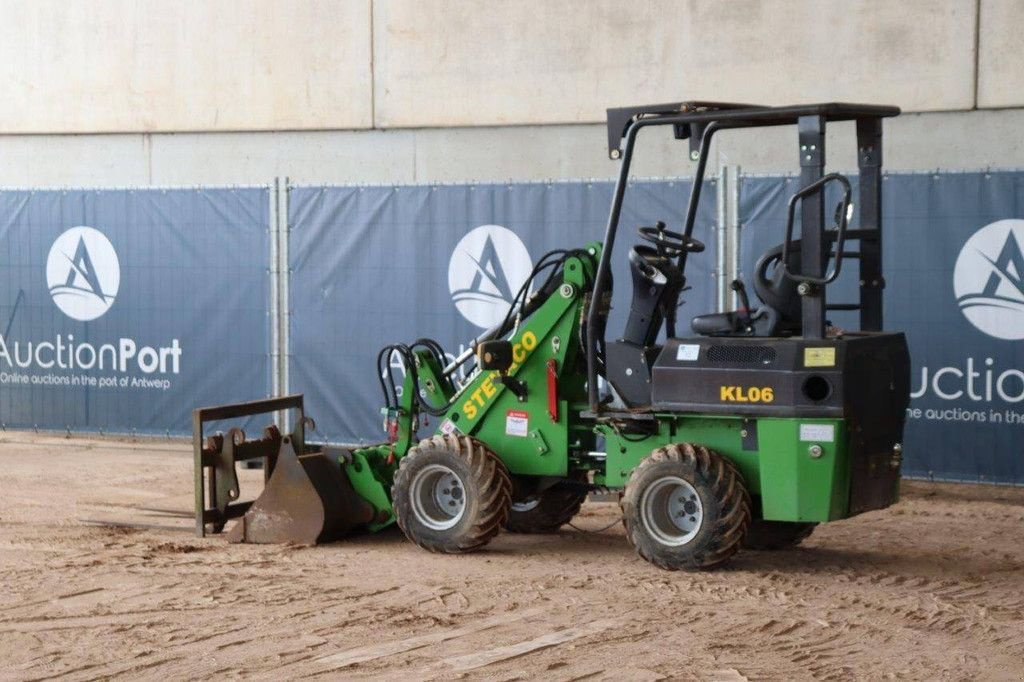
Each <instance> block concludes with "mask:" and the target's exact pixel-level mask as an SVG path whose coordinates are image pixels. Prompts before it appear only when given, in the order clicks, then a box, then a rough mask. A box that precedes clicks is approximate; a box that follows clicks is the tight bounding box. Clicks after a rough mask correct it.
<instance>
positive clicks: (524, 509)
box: [505, 485, 587, 534]
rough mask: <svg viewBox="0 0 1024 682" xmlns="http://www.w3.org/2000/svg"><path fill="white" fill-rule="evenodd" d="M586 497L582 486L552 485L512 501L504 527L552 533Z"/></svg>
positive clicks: (581, 504)
mask: <svg viewBox="0 0 1024 682" xmlns="http://www.w3.org/2000/svg"><path fill="white" fill-rule="evenodd" d="M586 500H587V491H586V490H574V489H572V488H569V487H561V486H558V485H555V486H554V487H551V488H548V489H547V490H544V491H542V492H541V493H539V494H536V495H531V496H529V497H526V498H524V499H522V500H516V501H515V502H513V503H512V510H511V513H510V514H509V516H508V520H507V521H506V522H505V530H507V531H509V532H510V533H538V534H539V533H555V532H557V531H558V529H559V528H561V527H562V526H564V525H565V524H567V523H569V522H570V521H572V519H573V517H574V516H576V515H577V514H578V513H579V512H580V507H582V506H583V503H584V502H586Z"/></svg>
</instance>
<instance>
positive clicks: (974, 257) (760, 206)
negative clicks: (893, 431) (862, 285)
mask: <svg viewBox="0 0 1024 682" xmlns="http://www.w3.org/2000/svg"><path fill="white" fill-rule="evenodd" d="M797 182H798V181H797V180H796V179H795V178H786V177H759V178H744V179H743V183H742V189H741V200H740V215H741V216H742V217H743V222H742V225H743V227H742V229H741V233H740V234H741V238H740V248H741V263H742V266H741V272H742V275H743V277H744V278H745V279H746V280H747V281H750V278H751V277H752V276H753V270H754V264H755V262H756V260H757V258H758V256H760V254H761V253H763V252H764V251H765V250H766V249H768V248H770V247H772V246H773V245H775V244H778V243H780V242H781V241H782V239H783V233H784V229H785V220H786V202H787V200H788V199H789V196H790V195H791V194H792V193H793V192H794V191H796V189H797V188H798V186H797ZM856 196H857V195H856V191H855V192H854V200H855V201H856ZM834 203H835V202H834V201H832V202H830V203H828V204H827V205H828V206H831V205H834ZM882 213H883V226H884V230H885V236H884V240H883V243H884V246H883V261H884V268H883V270H884V273H885V280H886V288H885V327H886V329H890V330H898V331H905V332H906V333H907V339H908V343H909V345H910V354H911V359H912V370H911V391H912V394H911V398H912V399H911V405H910V408H909V410H908V412H907V429H906V437H905V439H906V443H905V449H904V455H905V460H904V461H905V464H904V473H905V474H907V475H908V476H917V477H926V478H935V479H946V480H959V481H986V482H999V483H1017V484H1020V483H1024V371H1022V367H1024V343H1022V342H1024V252H1022V248H1024V173H1020V172H991V173H983V172H979V173H941V174H889V175H886V176H885V178H884V181H883V207H882ZM855 215H856V212H855ZM851 227H852V228H854V229H855V228H856V227H857V222H856V219H854V222H853V224H852V225H851ZM850 246H851V249H850V250H855V249H856V244H855V243H851V245H850ZM843 268H844V272H843V274H842V276H841V278H840V280H839V281H838V282H837V283H836V285H835V286H833V287H831V288H830V289H829V297H830V302H835V303H844V302H856V300H857V292H858V286H859V281H858V279H857V276H856V275H857V264H856V262H853V261H848V262H847V263H846V264H845V265H844V266H843ZM855 315H856V313H851V312H838V313H835V314H833V315H831V318H832V321H833V322H834V323H835V324H837V325H838V326H840V327H846V326H849V327H853V328H855V325H856V318H855V317H853V316H855Z"/></svg>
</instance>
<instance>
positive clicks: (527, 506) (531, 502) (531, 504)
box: [512, 497, 540, 513]
mask: <svg viewBox="0 0 1024 682" xmlns="http://www.w3.org/2000/svg"><path fill="white" fill-rule="evenodd" d="M539 504H540V498H539V497H530V498H527V499H525V500H523V501H522V502H513V503H512V511H514V512H519V513H523V512H528V511H533V510H534V509H536V508H537V505H539Z"/></svg>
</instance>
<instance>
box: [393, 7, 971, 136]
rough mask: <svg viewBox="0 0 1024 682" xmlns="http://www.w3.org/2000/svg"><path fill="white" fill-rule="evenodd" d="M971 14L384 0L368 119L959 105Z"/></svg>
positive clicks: (481, 121) (966, 83)
mask: <svg viewBox="0 0 1024 682" xmlns="http://www.w3.org/2000/svg"><path fill="white" fill-rule="evenodd" d="M976 13H977V9H976V2H975V0H900V1H899V2H893V1H892V0H859V1H858V2H822V1H821V0H775V1H773V2H769V1H766V0H731V1H728V2H721V1H713V0H708V1H700V0H691V1H690V2H678V1H676V0H660V1H653V2H634V3H623V2H622V1H621V0H578V1H576V2H550V1H549V0H523V1H521V2H506V3H500V4H498V3H494V2H490V1H488V0H472V1H470V2H446V1H445V0H390V1H388V2H380V3H377V4H376V5H375V13H374V27H375V30H374V83H375V103H376V104H375V111H376V114H375V116H376V123H377V125H378V126H380V127H385V128H387V127H406V126H413V127H415V126H453V125H502V124H514V123H533V124H542V123H563V122H594V121H599V120H601V118H602V114H603V110H604V108H605V107H607V106H609V105H620V104H632V103H635V102H641V101H642V102H663V101H670V102H671V101H677V100H679V99H680V98H683V99H697V100H701V99H703V100H719V101H726V102H729V101H740V102H757V103H765V104H789V103H798V102H809V101H830V100H833V99H839V98H841V99H845V100H847V101H855V102H857V101H869V102H892V103H896V104H899V105H900V106H902V107H903V108H904V109H905V110H907V111H937V110H951V109H969V108H971V107H972V106H973V105H974V68H975V21H976ZM430 26H443V27H445V30H443V31H436V32H435V31H431V30H429V29H426V28H425V27H430Z"/></svg>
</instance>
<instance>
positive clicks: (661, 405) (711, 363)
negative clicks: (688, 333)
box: [651, 332, 910, 424]
mask: <svg viewBox="0 0 1024 682" xmlns="http://www.w3.org/2000/svg"><path fill="white" fill-rule="evenodd" d="M909 400H910V356H909V353H908V352H907V343H906V339H905V338H904V336H903V334H892V333H867V332H857V333H850V334H847V335H844V336H842V337H837V338H829V339H819V340H807V339H802V338H799V337H789V338H763V337H738V338H730V337H703V338H701V337H695V338H688V339H669V341H668V342H667V343H666V344H665V347H664V349H663V350H662V351H661V354H660V355H659V356H658V359H657V361H656V362H655V363H654V370H653V372H652V377H651V407H652V408H654V409H655V410H664V411H670V412H702V413H706V414H737V415H751V416H766V417H768V416H779V417H845V418H853V419H854V420H855V421H857V422H860V423H864V422H865V421H872V420H876V419H885V420H893V419H896V420H898V423H899V424H902V422H903V418H904V414H905V412H906V407H907V404H908V402H909Z"/></svg>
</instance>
